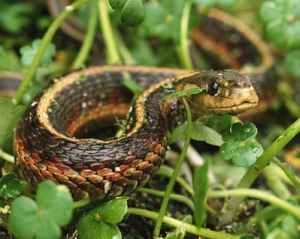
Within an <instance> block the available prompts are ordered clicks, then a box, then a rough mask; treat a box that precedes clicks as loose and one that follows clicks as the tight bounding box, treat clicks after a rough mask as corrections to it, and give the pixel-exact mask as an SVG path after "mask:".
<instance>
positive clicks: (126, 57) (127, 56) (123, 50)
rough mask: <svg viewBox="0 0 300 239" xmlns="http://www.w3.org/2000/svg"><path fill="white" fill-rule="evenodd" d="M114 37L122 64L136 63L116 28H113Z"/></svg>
mask: <svg viewBox="0 0 300 239" xmlns="http://www.w3.org/2000/svg"><path fill="white" fill-rule="evenodd" d="M114 37H115V38H116V42H117V43H118V50H119V52H120V55H121V57H122V59H123V61H124V64H125V65H136V64H137V63H136V61H135V59H134V57H133V56H132V54H131V53H130V51H129V50H128V48H127V46H126V44H125V43H124V41H123V38H122V36H121V34H120V33H119V32H118V31H117V29H114Z"/></svg>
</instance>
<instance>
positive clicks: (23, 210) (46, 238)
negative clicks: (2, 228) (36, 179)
mask: <svg viewBox="0 0 300 239" xmlns="http://www.w3.org/2000/svg"><path fill="white" fill-rule="evenodd" d="M61 188H63V190H62V189H61ZM72 208H73V200H72V197H71V195H70V193H69V192H68V190H67V188H66V187H65V186H56V185H55V184H54V183H53V182H52V181H44V182H42V183H41V184H40V185H39V187H38V189H37V194H36V202H35V201H34V200H33V199H31V198H29V197H26V196H20V197H18V198H16V199H15V200H14V201H13V202H12V204H11V215H10V217H9V230H10V231H11V233H12V234H13V235H14V236H16V237H17V238H19V239H31V238H32V239H33V238H34V239H56V238H57V239H58V238H60V237H61V230H60V226H65V225H67V224H68V223H69V222H70V220H71V218H72Z"/></svg>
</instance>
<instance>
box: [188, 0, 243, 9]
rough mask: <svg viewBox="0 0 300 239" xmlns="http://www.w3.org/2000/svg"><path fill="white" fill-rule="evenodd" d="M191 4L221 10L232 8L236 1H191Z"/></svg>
mask: <svg viewBox="0 0 300 239" xmlns="http://www.w3.org/2000/svg"><path fill="white" fill-rule="evenodd" d="M192 2H193V3H195V4H196V5H200V6H206V7H213V6H218V7H221V8H229V7H233V6H234V5H235V4H236V3H237V0H192Z"/></svg>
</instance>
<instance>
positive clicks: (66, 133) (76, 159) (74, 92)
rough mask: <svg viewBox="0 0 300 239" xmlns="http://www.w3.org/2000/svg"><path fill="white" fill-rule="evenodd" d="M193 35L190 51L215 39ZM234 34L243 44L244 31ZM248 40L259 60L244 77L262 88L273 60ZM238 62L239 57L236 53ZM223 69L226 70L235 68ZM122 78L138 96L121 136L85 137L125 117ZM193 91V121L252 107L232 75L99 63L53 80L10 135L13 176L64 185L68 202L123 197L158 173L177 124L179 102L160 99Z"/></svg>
mask: <svg viewBox="0 0 300 239" xmlns="http://www.w3.org/2000/svg"><path fill="white" fill-rule="evenodd" d="M209 18H213V17H208V22H207V23H206V24H213V25H218V26H219V25H221V24H218V23H216V21H217V20H216V19H215V18H213V19H211V20H212V21H209ZM214 21H215V22H214ZM221 21H222V20H219V23H220V22H221ZM235 27H236V26H235ZM201 29H202V27H201ZM197 32H198V31H197V30H195V32H194V34H193V35H194V36H193V38H194V42H195V43H196V44H197V46H200V45H199V44H198V42H197V41H198V40H197V39H200V38H201V40H202V41H203V40H204V41H206V40H209V41H210V42H216V40H215V39H214V41H212V39H209V38H215V36H213V34H210V33H207V32H205V31H202V33H203V34H204V35H203V34H202V35H200V33H199V32H198V33H197ZM250 32H251V31H250ZM235 34H239V35H238V36H239V37H240V38H241V39H242V40H241V41H243V40H244V38H245V37H244V33H241V32H240V31H239V32H238V33H235ZM247 36H249V35H247ZM246 38H247V37H246ZM247 39H248V40H247V41H249V42H250V43H249V44H252V45H253V44H254V45H255V46H254V48H255V49H256V50H257V49H258V50H257V51H256V53H255V52H252V53H254V54H256V58H258V59H259V61H258V62H254V61H252V58H249V59H250V61H249V62H250V64H252V67H253V69H252V71H251V72H252V73H251V74H250V77H252V80H253V81H254V87H255V88H256V89H261V86H262V85H263V84H264V83H263V82H264V81H262V78H264V75H265V74H272V73H270V72H272V67H273V61H272V58H271V56H270V55H268V52H267V51H266V49H264V47H266V45H265V44H263V42H262V41H261V40H260V39H258V38H257V37H256V36H255V37H254V38H253V36H251V34H250V37H248V38H247ZM257 39H258V40H257ZM225 48H226V49H227V48H228V46H224V49H225ZM220 49H221V46H220ZM204 50H205V49H204ZM208 51H209V49H208ZM266 52H267V53H266ZM231 53H232V52H229V51H227V52H224V54H223V56H224V57H225V58H226V57H227V56H228V57H229V56H230V54H231ZM238 57H240V58H244V56H243V51H241V53H240V54H239V55H238ZM231 58H234V56H232V55H231V56H230V59H231ZM236 59H237V57H236ZM253 59H254V58H253ZM240 60H241V59H240ZM240 60H236V62H240ZM255 61H256V60H255ZM221 63H222V62H221ZM229 64H230V65H229V67H233V68H235V66H236V65H233V64H231V63H229ZM244 64H246V63H245V62H244ZM239 67H240V66H239ZM128 76H129V77H130V78H132V79H133V80H135V81H136V82H137V83H138V84H139V86H140V87H141V88H142V89H144V90H145V91H144V93H143V94H142V95H141V96H139V98H137V100H136V101H135V103H134V105H133V106H132V108H131V111H130V115H129V119H128V121H127V125H126V130H125V133H124V135H123V136H121V137H119V138H116V139H112V140H108V141H104V140H100V139H96V138H85V136H86V135H91V132H93V131H95V129H97V130H102V129H106V128H108V127H111V126H113V125H114V123H115V118H120V119H124V118H126V114H127V112H128V110H129V108H130V103H131V101H132V94H131V93H130V92H129V90H128V89H127V88H126V87H124V86H123V85H122V81H123V79H124V77H125V78H126V77H128ZM149 87H150V88H149ZM195 87H201V88H204V89H205V91H204V92H202V93H200V94H197V95H193V96H188V97H187V100H188V102H189V105H190V107H191V110H192V113H193V115H194V118H195V117H197V116H199V115H202V114H206V113H217V114H222V113H230V114H238V113H241V112H244V111H245V110H248V109H250V108H253V107H254V106H255V105H257V102H258V98H257V95H256V93H255V90H254V89H253V87H252V85H251V83H250V80H249V78H248V77H247V76H245V75H244V74H240V73H235V72H232V71H219V72H215V71H208V72H200V73H199V72H194V71H187V70H179V69H167V68H156V67H139V66H103V67H91V68H87V69H83V70H79V71H77V72H74V73H71V74H68V75H66V76H64V77H61V78H60V79H55V80H54V81H52V83H51V84H50V85H49V86H48V87H47V89H45V91H44V92H43V93H42V94H41V95H40V96H39V97H38V98H37V99H36V100H35V101H34V102H33V103H32V104H31V106H30V107H29V109H28V110H27V112H26V113H25V114H24V116H23V117H22V119H21V121H20V122H19V124H18V126H17V128H16V130H15V137H14V148H15V156H16V164H17V167H18V169H19V172H20V174H21V175H22V176H23V177H24V178H25V180H26V181H27V182H29V183H30V184H31V185H33V186H37V185H38V183H39V182H41V181H43V180H45V179H50V180H52V181H54V182H55V183H57V184H65V185H67V186H68V188H69V189H70V191H71V193H72V195H73V197H74V199H75V200H79V199H83V198H86V197H91V198H92V199H94V200H107V199H110V198H114V197H116V196H120V195H128V194H130V193H131V192H132V191H133V190H135V189H136V188H137V187H139V186H142V185H144V184H145V183H146V182H147V181H148V180H149V178H150V177H151V176H152V175H154V174H155V173H156V172H157V171H158V169H159V167H160V165H161V164H162V162H163V159H164V157H165V153H166V150H167V147H168V139H167V130H168V129H169V128H170V127H172V126H174V125H176V122H178V121H183V120H184V119H183V118H182V116H183V115H184V114H183V113H182V112H183V111H182V103H181V101H180V100H179V99H172V100H167V101H165V102H163V103H162V102H160V101H159V100H160V99H161V97H163V96H164V95H166V94H169V93H172V92H174V91H177V90H184V89H189V88H195Z"/></svg>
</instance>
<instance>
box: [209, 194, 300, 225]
mask: <svg viewBox="0 0 300 239" xmlns="http://www.w3.org/2000/svg"><path fill="white" fill-rule="evenodd" d="M207 196H208V197H214V198H215V197H228V196H236V197H238V196H239V197H242V198H244V197H252V198H258V199H260V200H262V201H265V202H268V203H270V204H272V205H274V206H277V207H279V208H281V209H282V210H284V211H286V212H288V213H289V214H291V215H293V216H294V217H296V218H297V219H298V220H300V209H299V207H295V206H294V205H292V204H291V203H288V202H287V201H284V200H282V199H280V198H278V197H276V196H274V195H273V194H271V193H268V192H265V191H262V190H258V189H233V190H225V191H215V192H208V194H207Z"/></svg>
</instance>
